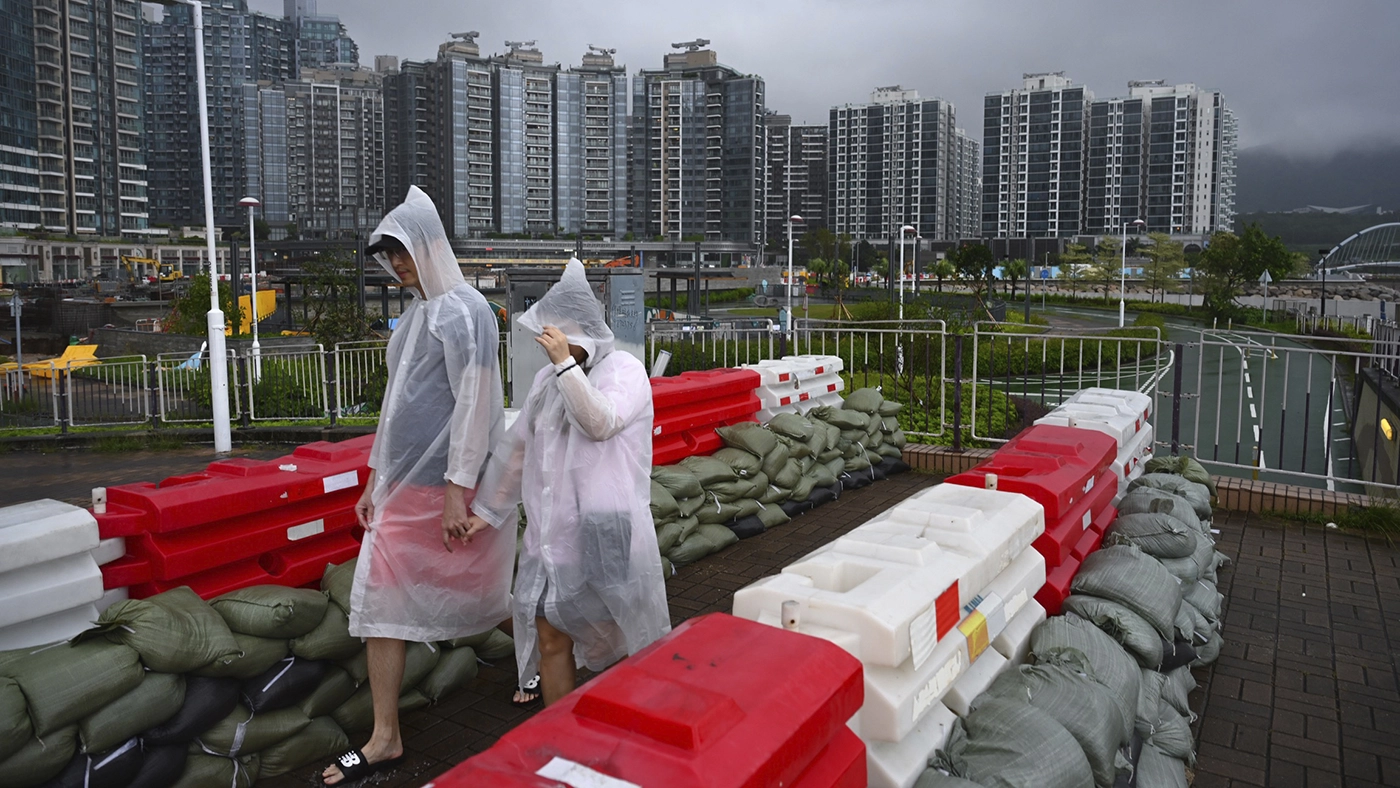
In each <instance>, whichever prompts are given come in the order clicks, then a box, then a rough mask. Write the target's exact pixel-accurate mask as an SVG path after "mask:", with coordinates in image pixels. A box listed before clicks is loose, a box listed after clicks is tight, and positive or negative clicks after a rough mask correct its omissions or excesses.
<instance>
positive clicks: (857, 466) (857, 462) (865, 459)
mask: <svg viewBox="0 0 1400 788" xmlns="http://www.w3.org/2000/svg"><path fill="white" fill-rule="evenodd" d="M843 465H844V467H845V469H846V473H859V472H861V471H864V470H866V469H868V468H869V467H870V465H871V462H870V455H868V454H866V453H865V452H861V453H860V454H859V455H857V456H855V457H852V458H850V459H848V460H846V461H845V463H843Z"/></svg>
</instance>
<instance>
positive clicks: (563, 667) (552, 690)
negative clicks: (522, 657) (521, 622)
mask: <svg viewBox="0 0 1400 788" xmlns="http://www.w3.org/2000/svg"><path fill="white" fill-rule="evenodd" d="M535 628H536V629H537V630H538V631H539V639H540V690H541V691H542V692H543V694H544V705H546V706H548V705H549V704H551V703H553V702H555V701H556V700H559V699H560V698H562V697H564V696H565V695H568V694H569V693H570V692H573V691H574V683H575V682H576V681H577V680H578V675H577V673H576V672H575V670H574V641H573V639H572V638H570V637H569V636H568V635H566V634H564V633H563V632H560V631H559V630H557V629H555V628H554V626H553V625H551V624H550V623H549V622H548V621H546V620H545V619H543V618H536V619H535Z"/></svg>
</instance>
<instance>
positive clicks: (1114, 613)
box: [1062, 594, 1162, 668]
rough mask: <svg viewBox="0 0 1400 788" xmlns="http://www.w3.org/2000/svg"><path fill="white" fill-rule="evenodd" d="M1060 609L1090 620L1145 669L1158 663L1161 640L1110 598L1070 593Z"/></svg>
mask: <svg viewBox="0 0 1400 788" xmlns="http://www.w3.org/2000/svg"><path fill="white" fill-rule="evenodd" d="M1062 609H1063V610H1065V611H1067V612H1070V613H1073V614H1075V615H1076V616H1079V617H1080V618H1083V619H1085V620H1087V621H1090V622H1092V623H1093V624H1094V626H1096V627H1098V628H1099V629H1101V630H1103V632H1104V634H1106V635H1108V636H1109V637H1111V638H1113V639H1114V640H1115V641H1117V642H1118V643H1119V644H1120V645H1122V646H1123V648H1124V649H1125V650H1126V651H1127V652H1128V653H1129V654H1130V655H1132V657H1133V659H1135V660H1137V663H1138V664H1139V665H1141V666H1143V667H1146V668H1156V667H1158V666H1159V665H1161V664H1162V637H1161V635H1159V634H1158V633H1157V630H1156V629H1154V628H1153V626H1152V625H1151V624H1149V623H1148V622H1147V621H1146V620H1144V619H1143V617H1142V616H1140V615H1138V614H1137V613H1136V612H1134V611H1133V610H1131V609H1130V608H1128V607H1127V606H1125V605H1121V604H1119V603H1117V602H1115V601H1113V600H1110V599H1101V598H1099V597H1094V596H1086V595H1083V594H1071V595H1070V596H1069V597H1067V598H1066V599H1065V601H1064V604H1063V606H1062Z"/></svg>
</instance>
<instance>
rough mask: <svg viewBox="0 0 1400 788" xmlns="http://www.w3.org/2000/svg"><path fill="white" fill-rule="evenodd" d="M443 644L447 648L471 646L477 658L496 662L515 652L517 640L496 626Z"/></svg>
mask: <svg viewBox="0 0 1400 788" xmlns="http://www.w3.org/2000/svg"><path fill="white" fill-rule="evenodd" d="M442 645H443V646H445V647H447V648H463V647H466V648H470V649H472V650H473V651H475V652H476V656H477V659H480V660H483V661H485V662H495V661H496V660H498V659H505V658H506V657H509V656H512V655H513V654H515V641H514V640H512V639H511V636H510V635H507V634H506V633H504V632H502V631H501V630H499V629H496V628H495V627H492V628H491V629H488V630H486V631H485V632H478V633H477V634H475V635H468V636H466V637H460V638H455V639H453V640H447V641H443V643H442Z"/></svg>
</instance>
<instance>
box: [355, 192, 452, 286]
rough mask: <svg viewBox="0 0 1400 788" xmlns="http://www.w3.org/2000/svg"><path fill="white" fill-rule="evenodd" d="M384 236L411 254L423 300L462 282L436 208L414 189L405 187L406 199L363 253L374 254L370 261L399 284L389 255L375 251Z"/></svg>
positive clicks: (385, 219)
mask: <svg viewBox="0 0 1400 788" xmlns="http://www.w3.org/2000/svg"><path fill="white" fill-rule="evenodd" d="M386 237H392V238H396V239H398V241H399V243H401V244H403V245H404V248H405V249H407V250H408V253H409V254H411V255H413V262H414V263H416V264H417V265H418V282H419V284H420V285H421V286H422V288H423V295H424V296H425V297H427V298H429V299H433V298H437V297H438V296H441V295H444V294H446V293H449V292H451V291H452V289H453V288H455V287H457V286H458V285H462V284H465V283H466V281H467V280H466V279H464V278H463V277H462V269H461V267H460V266H459V265H457V255H456V254H455V253H453V251H452V243H451V242H450V241H448V240H447V231H445V230H444V229H443V227H442V219H441V218H440V217H439V216H438V212H437V206H436V205H434V204H433V200H432V198H431V197H429V196H428V195H427V193H425V192H424V191H423V190H422V189H420V188H418V187H417V186H410V187H408V196H407V197H405V198H404V201H403V204H401V205H399V206H398V207H397V208H395V209H393V210H392V211H389V213H388V215H386V216H385V217H384V219H383V221H381V222H380V223H379V226H378V227H376V228H374V233H373V234H371V235H370V237H369V247H368V250H367V251H370V252H371V253H373V254H374V259H375V260H378V261H379V264H380V265H381V266H383V267H384V270H385V271H388V272H389V275H390V276H392V277H394V279H395V280H398V281H402V280H400V279H399V275H398V274H397V273H396V272H395V271H394V266H393V265H391V264H390V262H389V255H388V254H387V253H385V252H384V251H382V250H381V249H378V248H376V247H378V246H379V245H380V244H381V243H382V242H383V241H384V239H385V238H386Z"/></svg>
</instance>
